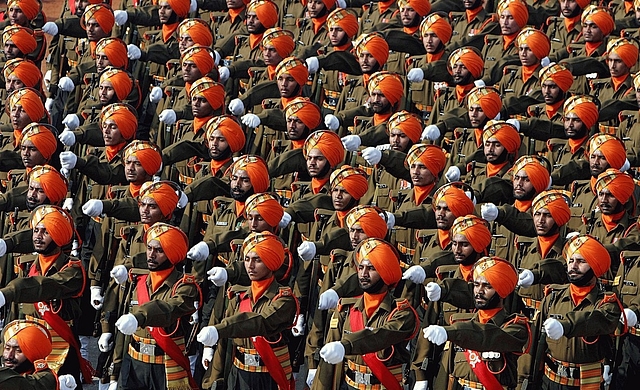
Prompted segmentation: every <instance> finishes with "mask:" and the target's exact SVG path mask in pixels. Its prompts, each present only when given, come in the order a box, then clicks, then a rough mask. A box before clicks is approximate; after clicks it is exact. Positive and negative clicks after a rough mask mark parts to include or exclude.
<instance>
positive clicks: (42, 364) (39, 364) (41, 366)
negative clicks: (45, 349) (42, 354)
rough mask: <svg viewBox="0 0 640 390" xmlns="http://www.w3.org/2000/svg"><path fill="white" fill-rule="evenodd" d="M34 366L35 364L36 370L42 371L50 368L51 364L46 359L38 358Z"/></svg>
mask: <svg viewBox="0 0 640 390" xmlns="http://www.w3.org/2000/svg"><path fill="white" fill-rule="evenodd" d="M33 366H34V368H35V371H36V372H40V371H44V370H48V369H49V365H48V364H47V361H46V360H44V359H40V360H36V361H35V362H33Z"/></svg>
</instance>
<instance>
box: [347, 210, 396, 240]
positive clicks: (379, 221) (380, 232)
mask: <svg viewBox="0 0 640 390" xmlns="http://www.w3.org/2000/svg"><path fill="white" fill-rule="evenodd" d="M379 213H380V210H379V209H377V208H375V207H372V206H365V205H361V206H356V207H354V208H352V209H351V211H349V213H348V214H347V216H346V217H345V225H346V226H347V228H351V227H352V226H353V225H355V224H356V223H358V224H360V227H361V228H362V230H363V231H364V234H366V235H367V237H370V238H371V237H372V238H379V239H384V238H385V237H386V235H387V221H385V219H384V218H383V217H382V216H381V215H380V214H379Z"/></svg>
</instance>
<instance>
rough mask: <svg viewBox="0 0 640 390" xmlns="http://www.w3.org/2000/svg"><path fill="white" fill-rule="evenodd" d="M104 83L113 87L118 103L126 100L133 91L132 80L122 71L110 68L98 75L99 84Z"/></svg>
mask: <svg viewBox="0 0 640 390" xmlns="http://www.w3.org/2000/svg"><path fill="white" fill-rule="evenodd" d="M104 81H108V82H110V83H111V86H113V90H114V91H116V96H117V97H118V100H120V101H122V100H124V99H126V98H127V96H129V94H130V93H131V90H132V89H133V80H132V79H131V76H129V74H128V73H127V72H125V71H124V70H120V69H116V68H111V67H109V68H107V69H105V70H104V71H103V72H102V74H101V75H100V83H102V82H104Z"/></svg>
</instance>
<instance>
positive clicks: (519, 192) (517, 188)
mask: <svg viewBox="0 0 640 390" xmlns="http://www.w3.org/2000/svg"><path fill="white" fill-rule="evenodd" d="M535 195H536V189H535V188H534V187H533V183H531V180H529V176H528V175H527V172H526V171H525V170H524V168H523V169H521V170H519V171H518V172H516V174H515V175H513V197H514V198H516V199H518V200H531V199H533V197H534V196H535Z"/></svg>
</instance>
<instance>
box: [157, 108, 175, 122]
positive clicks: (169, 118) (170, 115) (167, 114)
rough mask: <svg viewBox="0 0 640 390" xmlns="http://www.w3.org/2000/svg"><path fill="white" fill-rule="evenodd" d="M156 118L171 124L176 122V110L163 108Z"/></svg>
mask: <svg viewBox="0 0 640 390" xmlns="http://www.w3.org/2000/svg"><path fill="white" fill-rule="evenodd" d="M158 119H159V120H160V122H163V123H164V124H165V125H172V124H174V123H176V112H175V111H173V110H172V109H170V108H167V109H165V110H162V112H161V113H160V115H158Z"/></svg>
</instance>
